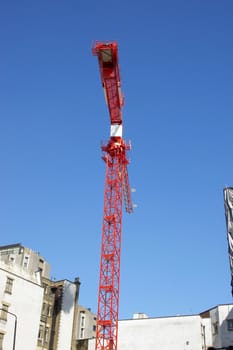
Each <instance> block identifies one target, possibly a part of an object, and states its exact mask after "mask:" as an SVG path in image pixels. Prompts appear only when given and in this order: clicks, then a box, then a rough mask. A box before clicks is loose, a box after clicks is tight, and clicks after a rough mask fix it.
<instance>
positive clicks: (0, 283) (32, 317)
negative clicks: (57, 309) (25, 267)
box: [0, 263, 43, 350]
mask: <svg viewBox="0 0 233 350" xmlns="http://www.w3.org/2000/svg"><path fill="white" fill-rule="evenodd" d="M3 267H5V269H4V268H3ZM7 277H9V278H12V279H13V287H12V293H6V291H5V286H6V280H7ZM42 302H43V288H42V287H41V286H40V285H38V284H37V283H36V277H35V276H30V275H28V274H27V273H25V272H22V273H21V274H20V275H19V274H15V273H13V268H12V267H11V268H9V269H8V267H7V266H4V265H3V263H1V264H0V307H2V303H6V304H8V311H9V312H11V313H13V314H15V315H16V317H17V329H16V349H17V350H25V349H30V350H34V349H36V346H37V337H38V330H39V324H40V314H41V307H42ZM14 330H15V317H14V316H12V315H10V314H7V321H4V320H0V331H2V332H4V333H5V336H4V342H3V349H4V350H7V349H12V346H13V336H14Z"/></svg>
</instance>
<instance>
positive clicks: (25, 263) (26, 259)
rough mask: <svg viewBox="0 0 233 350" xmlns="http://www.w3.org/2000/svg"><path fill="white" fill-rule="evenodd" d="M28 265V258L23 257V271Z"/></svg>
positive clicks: (26, 256)
mask: <svg viewBox="0 0 233 350" xmlns="http://www.w3.org/2000/svg"><path fill="white" fill-rule="evenodd" d="M28 265H29V256H28V255H25V256H24V260H23V267H24V268H25V269H27V268H28Z"/></svg>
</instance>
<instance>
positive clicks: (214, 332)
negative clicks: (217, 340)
mask: <svg viewBox="0 0 233 350" xmlns="http://www.w3.org/2000/svg"><path fill="white" fill-rule="evenodd" d="M212 333H213V335H215V334H218V322H214V323H213V324H212Z"/></svg>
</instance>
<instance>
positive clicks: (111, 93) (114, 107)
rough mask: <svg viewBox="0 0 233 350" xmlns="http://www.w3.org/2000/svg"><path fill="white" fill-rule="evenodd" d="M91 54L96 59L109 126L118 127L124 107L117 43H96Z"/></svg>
mask: <svg viewBox="0 0 233 350" xmlns="http://www.w3.org/2000/svg"><path fill="white" fill-rule="evenodd" d="M92 52H93V54H94V55H96V56H97V57H98V61H99V68H100V75H101V80H102V86H103V88H104V94H105V98H106V103H107V105H108V109H109V114H110V121H111V124H112V125H114V124H118V125H120V124H122V113H121V107H122V106H123V105H124V99H123V95H122V92H121V79H120V68H119V64H118V48H117V43H116V42H111V43H101V42H96V44H95V46H94V47H93V49H92Z"/></svg>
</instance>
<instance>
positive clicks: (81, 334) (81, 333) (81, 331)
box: [80, 328, 84, 339]
mask: <svg viewBox="0 0 233 350" xmlns="http://www.w3.org/2000/svg"><path fill="white" fill-rule="evenodd" d="M83 337H84V328H81V330H80V338H81V339H82V338H83Z"/></svg>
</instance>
